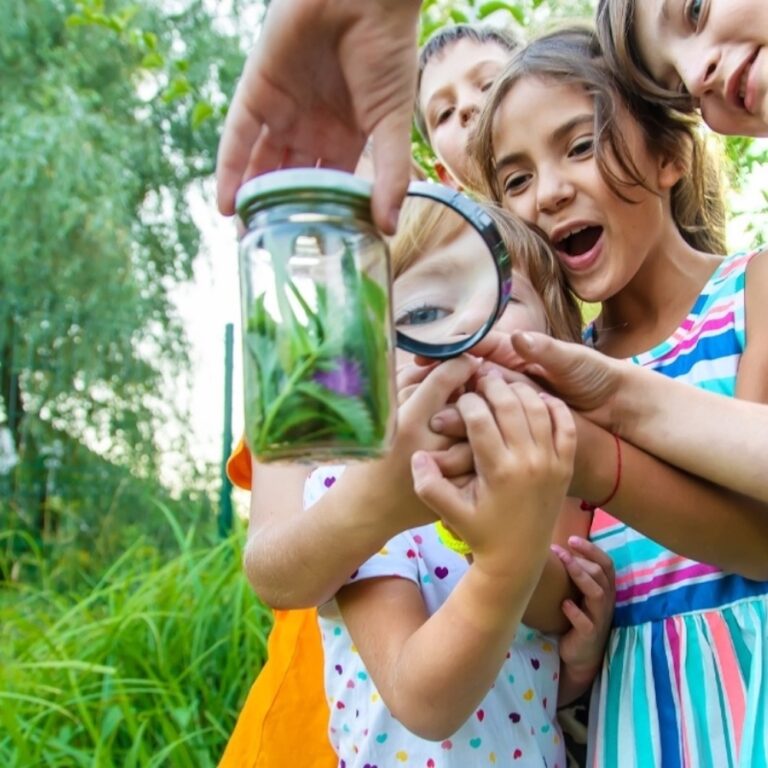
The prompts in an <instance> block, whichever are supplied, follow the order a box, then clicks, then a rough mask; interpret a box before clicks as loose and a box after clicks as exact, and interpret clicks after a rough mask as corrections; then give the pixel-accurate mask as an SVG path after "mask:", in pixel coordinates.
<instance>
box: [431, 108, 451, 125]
mask: <svg viewBox="0 0 768 768" xmlns="http://www.w3.org/2000/svg"><path fill="white" fill-rule="evenodd" d="M452 114H453V107H448V108H447V109H443V110H442V111H440V112H438V113H437V118H436V120H435V125H442V124H443V123H444V122H445V121H446V120H447V119H448V118H449V117H450V116H451V115H452Z"/></svg>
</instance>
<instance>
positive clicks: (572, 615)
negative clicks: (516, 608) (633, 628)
mask: <svg viewBox="0 0 768 768" xmlns="http://www.w3.org/2000/svg"><path fill="white" fill-rule="evenodd" d="M568 543H569V545H570V548H571V549H572V550H573V552H571V551H569V550H568V549H565V548H563V547H559V546H557V545H554V546H553V547H552V549H553V550H554V551H555V554H556V555H557V557H558V558H560V560H561V561H562V563H563V565H564V566H565V567H566V569H567V571H568V574H569V575H570V577H571V579H573V582H574V584H576V586H577V587H578V588H579V591H580V592H581V598H580V599H579V601H578V604H577V603H576V602H574V601H573V600H565V601H564V602H563V605H562V610H563V613H564V614H565V615H566V616H567V617H568V621H569V623H570V625H571V628H570V629H569V631H568V632H566V633H565V634H564V635H563V636H562V637H561V638H560V660H561V664H560V686H559V689H558V697H557V699H558V704H559V705H560V706H562V705H564V704H570V703H571V702H572V701H574V700H575V699H577V698H578V697H579V696H581V694H582V693H584V691H586V690H587V689H588V688H589V686H590V685H591V684H592V681H593V680H594V678H595V675H596V674H597V673H598V672H599V670H600V667H601V665H602V663H603V655H604V653H605V644H606V642H607V640H608V635H609V633H610V630H611V618H612V616H613V607H614V604H615V602H616V579H615V574H614V570H613V561H612V560H611V558H610V557H609V556H608V555H606V554H605V552H603V551H602V550H601V549H600V548H599V547H597V546H595V545H594V544H593V543H592V542H590V541H587V540H586V539H582V538H579V537H573V538H571V540H570V541H569V542H568Z"/></svg>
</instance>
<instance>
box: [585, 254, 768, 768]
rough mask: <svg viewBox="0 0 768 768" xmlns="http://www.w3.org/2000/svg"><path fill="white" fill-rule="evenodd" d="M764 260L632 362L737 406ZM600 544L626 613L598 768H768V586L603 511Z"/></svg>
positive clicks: (597, 714) (733, 265)
mask: <svg viewBox="0 0 768 768" xmlns="http://www.w3.org/2000/svg"><path fill="white" fill-rule="evenodd" d="M753 255H754V254H752V253H750V254H736V255H734V256H731V257H729V258H727V259H725V260H724V261H723V263H722V264H721V265H720V266H719V268H718V269H717V271H716V272H715V274H714V275H713V276H712V278H711V279H710V280H709V281H708V283H707V285H706V286H705V289H704V291H703V292H702V293H701V295H700V296H699V298H698V300H697V301H696V303H695V305H694V307H693V308H692V310H691V312H690V313H689V315H688V317H687V318H686V319H685V321H684V322H683V323H682V324H681V325H680V327H679V328H678V329H677V330H676V331H675V333H674V334H673V335H672V336H671V337H670V338H669V339H667V340H666V341H665V342H663V343H662V344H660V345H658V346H657V347H655V348H654V349H652V350H650V351H648V352H646V353H643V354H641V355H638V356H637V357H635V358H633V362H635V363H636V364H638V365H642V366H645V367H648V368H652V369H654V370H656V371H658V372H660V373H662V374H664V375H667V376H670V377H674V378H682V379H685V380H686V381H688V382H689V383H691V384H693V385H694V386H698V387H701V388H703V389H707V390H710V391H713V392H718V393H720V394H723V395H725V396H728V397H733V396H734V392H735V388H736V374H737V370H738V364H739V359H740V357H741V354H742V352H743V351H744V346H745V343H746V341H745V313H744V287H745V277H746V272H745V270H746V267H747V264H748V263H749V261H750V259H751V258H752V256H753ZM591 537H592V539H593V540H594V541H595V542H596V543H597V544H598V545H599V546H600V547H601V548H602V549H604V550H605V551H606V552H608V553H609V554H610V555H611V557H612V558H613V561H614V564H615V567H616V611H615V614H614V630H613V632H612V633H611V637H610V639H609V642H608V648H607V651H606V658H605V662H604V665H603V671H602V674H601V676H600V679H599V681H598V682H597V683H596V685H595V689H594V692H593V707H592V712H591V716H590V717H591V721H590V729H591V731H592V734H591V736H592V738H591V739H590V741H591V744H592V750H591V756H590V765H591V766H595V767H600V768H615V767H616V766H620V767H621V768H768V582H758V581H751V580H749V579H745V578H743V577H741V576H737V575H734V574H727V573H723V572H722V571H720V570H719V569H718V568H716V567H714V566H711V565H706V564H704V563H697V562H695V561H693V560H689V559H687V558H685V557H682V556H680V555H678V554H676V553H674V552H671V551H670V550H668V549H666V548H665V547H664V546H662V545H660V544H658V543H656V542H654V541H652V540H650V539H648V538H646V537H645V536H643V535H642V534H640V533H638V532H637V531H635V530H633V529H632V528H629V527H628V526H626V525H624V524H623V523H622V522H620V521H619V520H616V519H615V518H613V517H611V516H610V515H608V514H607V513H606V512H604V511H603V510H597V512H596V514H595V518H594V522H593V526H592V532H591ZM766 557H768V553H767V554H766Z"/></svg>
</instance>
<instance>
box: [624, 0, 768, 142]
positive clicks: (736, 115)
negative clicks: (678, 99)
mask: <svg viewBox="0 0 768 768" xmlns="http://www.w3.org/2000/svg"><path fill="white" fill-rule="evenodd" d="M634 13H635V18H634V26H635V42H636V43H637V47H638V51H639V54H640V57H641V58H642V60H643V62H644V63H645V65H646V67H647V68H648V71H649V73H650V74H651V76H652V77H653V78H654V79H655V80H656V82H658V83H659V84H660V85H662V86H664V87H666V88H668V89H669V90H673V91H678V90H682V89H685V90H687V91H688V92H689V93H690V94H691V95H692V96H694V98H695V99H696V101H697V102H698V104H699V106H700V107H701V113H702V116H703V117H704V120H705V121H706V122H707V123H708V124H709V126H710V127H711V128H712V129H713V130H715V131H717V132H719V133H724V134H740V135H744V136H768V2H766V0H636V3H635V11H634Z"/></svg>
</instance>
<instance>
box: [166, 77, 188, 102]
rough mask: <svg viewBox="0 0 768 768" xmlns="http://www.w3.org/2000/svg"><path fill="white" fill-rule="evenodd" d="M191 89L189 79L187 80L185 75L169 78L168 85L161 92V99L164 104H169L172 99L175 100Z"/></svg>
mask: <svg viewBox="0 0 768 768" xmlns="http://www.w3.org/2000/svg"><path fill="white" fill-rule="evenodd" d="M191 91H192V86H191V85H190V83H189V80H187V78H186V77H184V76H182V75H179V76H178V77H174V78H173V80H171V82H170V83H169V84H168V87H167V88H166V89H165V91H164V92H163V101H164V102H165V103H166V104H170V103H171V102H172V101H176V100H177V99H181V98H183V97H184V96H186V95H188V94H189V93H191Z"/></svg>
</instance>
